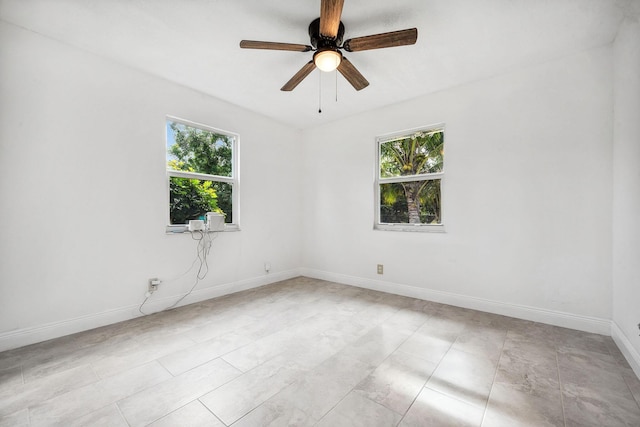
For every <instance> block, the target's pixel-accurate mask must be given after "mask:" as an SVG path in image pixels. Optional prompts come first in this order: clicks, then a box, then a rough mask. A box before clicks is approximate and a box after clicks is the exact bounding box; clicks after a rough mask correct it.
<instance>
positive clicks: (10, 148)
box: [0, 23, 301, 350]
mask: <svg viewBox="0 0 640 427" xmlns="http://www.w3.org/2000/svg"><path fill="white" fill-rule="evenodd" d="M0 40H2V48H1V50H0V75H1V76H2V78H1V79H0V85H1V86H0V174H1V175H0V195H1V201H0V203H1V208H0V226H1V227H2V232H1V237H0V350H2V349H3V345H4V346H5V348H6V347H7V346H15V345H16V344H26V343H28V342H32V341H34V340H37V339H44V338H50V337H51V336H55V335H59V334H62V333H69V332H73V331H75V330H77V329H83V328H85V327H86V328H88V327H92V326H97V325H98V324H102V323H106V322H111V321H116V320H121V319H123V318H128V317H131V316H134V315H136V313H137V305H138V304H139V303H140V302H141V301H142V298H143V296H144V293H145V291H146V286H147V279H148V278H150V277H154V276H158V277H160V278H163V279H169V278H172V277H176V276H178V275H180V274H181V273H183V272H184V271H185V270H186V269H187V268H188V267H189V266H190V265H191V263H192V261H193V259H194V258H195V242H194V241H193V240H192V239H191V238H190V236H189V235H166V234H165V225H166V219H167V216H168V215H167V209H168V208H167V204H168V201H167V192H166V177H165V157H164V156H165V116H166V115H173V116H177V117H181V118H184V119H188V120H192V121H196V122H200V123H204V124H207V125H210V126H214V127H217V128H221V129H224V130H228V131H231V132H236V133H239V134H240V144H241V149H240V155H241V188H242V191H241V210H242V213H241V226H242V231H240V232H233V233H231V232H230V233H223V234H221V235H220V236H219V238H218V239H217V240H216V241H215V243H214V246H213V250H212V257H211V259H212V262H211V267H212V271H211V273H210V274H209V276H208V277H207V278H206V280H205V281H204V283H202V284H201V285H200V286H199V288H198V290H199V294H198V293H196V294H198V295H200V298H205V297H210V296H213V295H217V294H220V293H224V292H229V291H232V290H237V289H240V288H243V287H245V288H246V287H250V286H257V285H260V284H264V283H268V282H270V281H275V280H278V279H282V278H284V277H288V276H293V275H297V274H298V273H299V271H298V267H299V266H300V264H301V256H300V252H301V244H300V239H299V234H300V224H301V222H300V210H301V208H300V206H301V205H300V201H299V200H300V197H299V196H300V190H301V187H300V185H299V184H298V180H296V179H291V177H292V176H293V177H296V176H299V175H300V167H299V162H296V161H291V159H297V158H299V157H300V156H301V151H300V146H299V136H300V135H299V133H298V132H297V131H293V130H291V129H289V128H288V127H285V126H282V125H280V124H277V123H275V122H273V121H271V120H269V119H266V118H264V117H262V116H259V115H256V114H253V113H250V112H248V111H245V110H242V109H239V108H238V107H235V106H232V105H230V104H227V103H224V102H222V101H219V100H216V99H213V98H211V97H208V96H205V95H202V94H199V93H197V92H194V91H191V90H188V89H186V88H183V87H180V86H177V85H174V84H171V83H169V82H167V81H164V80H161V79H158V78H155V77H152V76H150V75H146V74H144V73H141V72H137V71H135V70H132V69H129V68H125V67H123V66H120V65H117V64H114V63H112V62H109V61H106V60H103V59H100V58H98V57H96V56H93V55H90V54H88V53H85V52H83V51H81V50H78V49H74V48H72V47H68V46H66V45H63V44H60V43H58V42H55V41H53V40H50V39H47V38H43V37H41V36H39V35H37V34H35V33H32V32H28V31H25V30H23V29H20V28H18V27H15V26H13V25H10V24H4V23H1V24H0ZM265 261H269V262H270V263H271V265H272V272H271V273H270V274H269V275H266V274H265V272H264V269H263V263H264V262H265ZM192 279H193V276H192V275H190V276H188V277H187V278H185V279H183V280H180V281H178V282H174V283H165V284H163V285H162V286H161V288H160V291H159V292H157V293H156V294H155V295H154V300H156V301H161V303H159V304H157V306H158V307H160V306H163V305H164V304H165V303H171V302H173V301H174V300H175V299H174V298H172V297H174V296H176V295H180V294H181V293H182V292H184V291H186V290H187V289H188V288H190V286H191V284H192ZM191 301H193V299H191ZM3 339H4V340H3Z"/></svg>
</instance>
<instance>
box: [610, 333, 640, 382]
mask: <svg viewBox="0 0 640 427" xmlns="http://www.w3.org/2000/svg"><path fill="white" fill-rule="evenodd" d="M611 338H613V341H614V342H615V343H616V345H617V346H618V348H619V349H620V351H621V352H622V354H623V355H624V357H625V359H627V362H629V365H630V366H631V369H633V372H635V373H636V375H637V376H638V378H640V354H639V353H638V352H637V351H636V349H635V348H633V345H632V344H631V341H629V339H628V338H627V336H626V335H625V334H624V332H622V329H620V327H619V326H618V324H617V323H616V322H614V321H612V322H611Z"/></svg>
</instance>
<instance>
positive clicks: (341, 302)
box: [0, 277, 640, 427]
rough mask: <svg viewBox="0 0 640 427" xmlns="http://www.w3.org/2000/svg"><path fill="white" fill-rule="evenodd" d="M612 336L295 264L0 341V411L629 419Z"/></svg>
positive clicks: (121, 417) (95, 421)
mask: <svg viewBox="0 0 640 427" xmlns="http://www.w3.org/2000/svg"><path fill="white" fill-rule="evenodd" d="M639 402H640V381H639V380H638V378H637V377H636V376H635V375H634V373H633V371H632V370H631V369H630V368H629V366H628V365H627V363H626V362H625V361H624V358H623V357H622V355H621V353H620V352H619V350H618V349H617V347H616V346H615V344H614V343H613V341H612V340H611V338H609V337H605V336H602V335H595V334H588V333H584V332H578V331H573V330H568V329H563V328H558V327H553V326H548V325H543V324H538V323H532V322H527V321H523V320H518V319H512V318H507V317H502V316H497V315H492V314H487V313H482V312H478V311H473V310H466V309H461V308H456V307H452V306H447V305H442V304H436V303H433V302H428V301H422V300H416V299H412V298H405V297H400V296H396V295H390V294H384V293H380V292H373V291H368V290H364V289H359V288H354V287H348V286H342V285H338V284H335V283H329V282H323V281H319V280H313V279H308V278H302V277H301V278H296V279H292V280H288V281H285V282H281V283H277V284H273V285H270V286H266V287H263V288H259V289H255V290H251V291H247V292H242V293H238V294H234V295H229V296H226V297H223V298H218V299H215V300H209V301H205V302H202V303H198V304H193V305H190V306H188V307H182V308H180V309H176V310H173V311H170V312H165V313H161V314H156V315H152V316H147V317H143V318H138V319H134V320H131V321H128V322H123V323H119V324H115V325H111V326H107V327H103V328H99V329H96V330H92V331H87V332H83V333H79V334H75V335H72V336H68V337H63V338H59V339H56V340H51V341H47V342H43V343H40V344H35V345H31V346H28V347H24V348H21V349H17V350H11V351H7V352H4V353H0V426H23V425H24V426H51V425H60V426H146V425H152V426H183V425H184V426H186V425H188V426H214V427H215V426H233V427H255V426H267V425H269V426H284V425H286V426H311V425H318V426H331V427H336V426H350V427H351V426H366V427H375V426H401V427H409V426H509V427H513V426H536V427H538V426H567V427H568V426H598V427H601V426H635V427H638V426H640V407H639V406H638V403H639Z"/></svg>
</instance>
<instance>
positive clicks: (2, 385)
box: [0, 366, 24, 395]
mask: <svg viewBox="0 0 640 427" xmlns="http://www.w3.org/2000/svg"><path fill="white" fill-rule="evenodd" d="M22 384H24V381H23V380H22V367H21V366H14V367H13V368H6V369H2V370H0V395H2V394H3V392H5V391H9V390H14V389H15V388H16V387H20V386H21V385H22Z"/></svg>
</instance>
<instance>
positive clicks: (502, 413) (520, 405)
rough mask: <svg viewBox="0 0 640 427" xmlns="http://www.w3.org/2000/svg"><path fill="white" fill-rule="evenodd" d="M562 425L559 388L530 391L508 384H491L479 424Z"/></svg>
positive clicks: (508, 426) (510, 426)
mask: <svg viewBox="0 0 640 427" xmlns="http://www.w3.org/2000/svg"><path fill="white" fill-rule="evenodd" d="M513 426H518V427H556V426H557V427H562V426H564V417H563V412H562V398H561V396H560V389H549V390H547V393H546V394H544V395H541V394H531V393H527V392H525V391H522V389H521V388H517V387H513V386H511V385H509V384H494V386H493V388H492V389H491V395H490V397H489V403H488V404H487V409H486V414H485V416H484V421H483V422H482V427H513Z"/></svg>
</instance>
